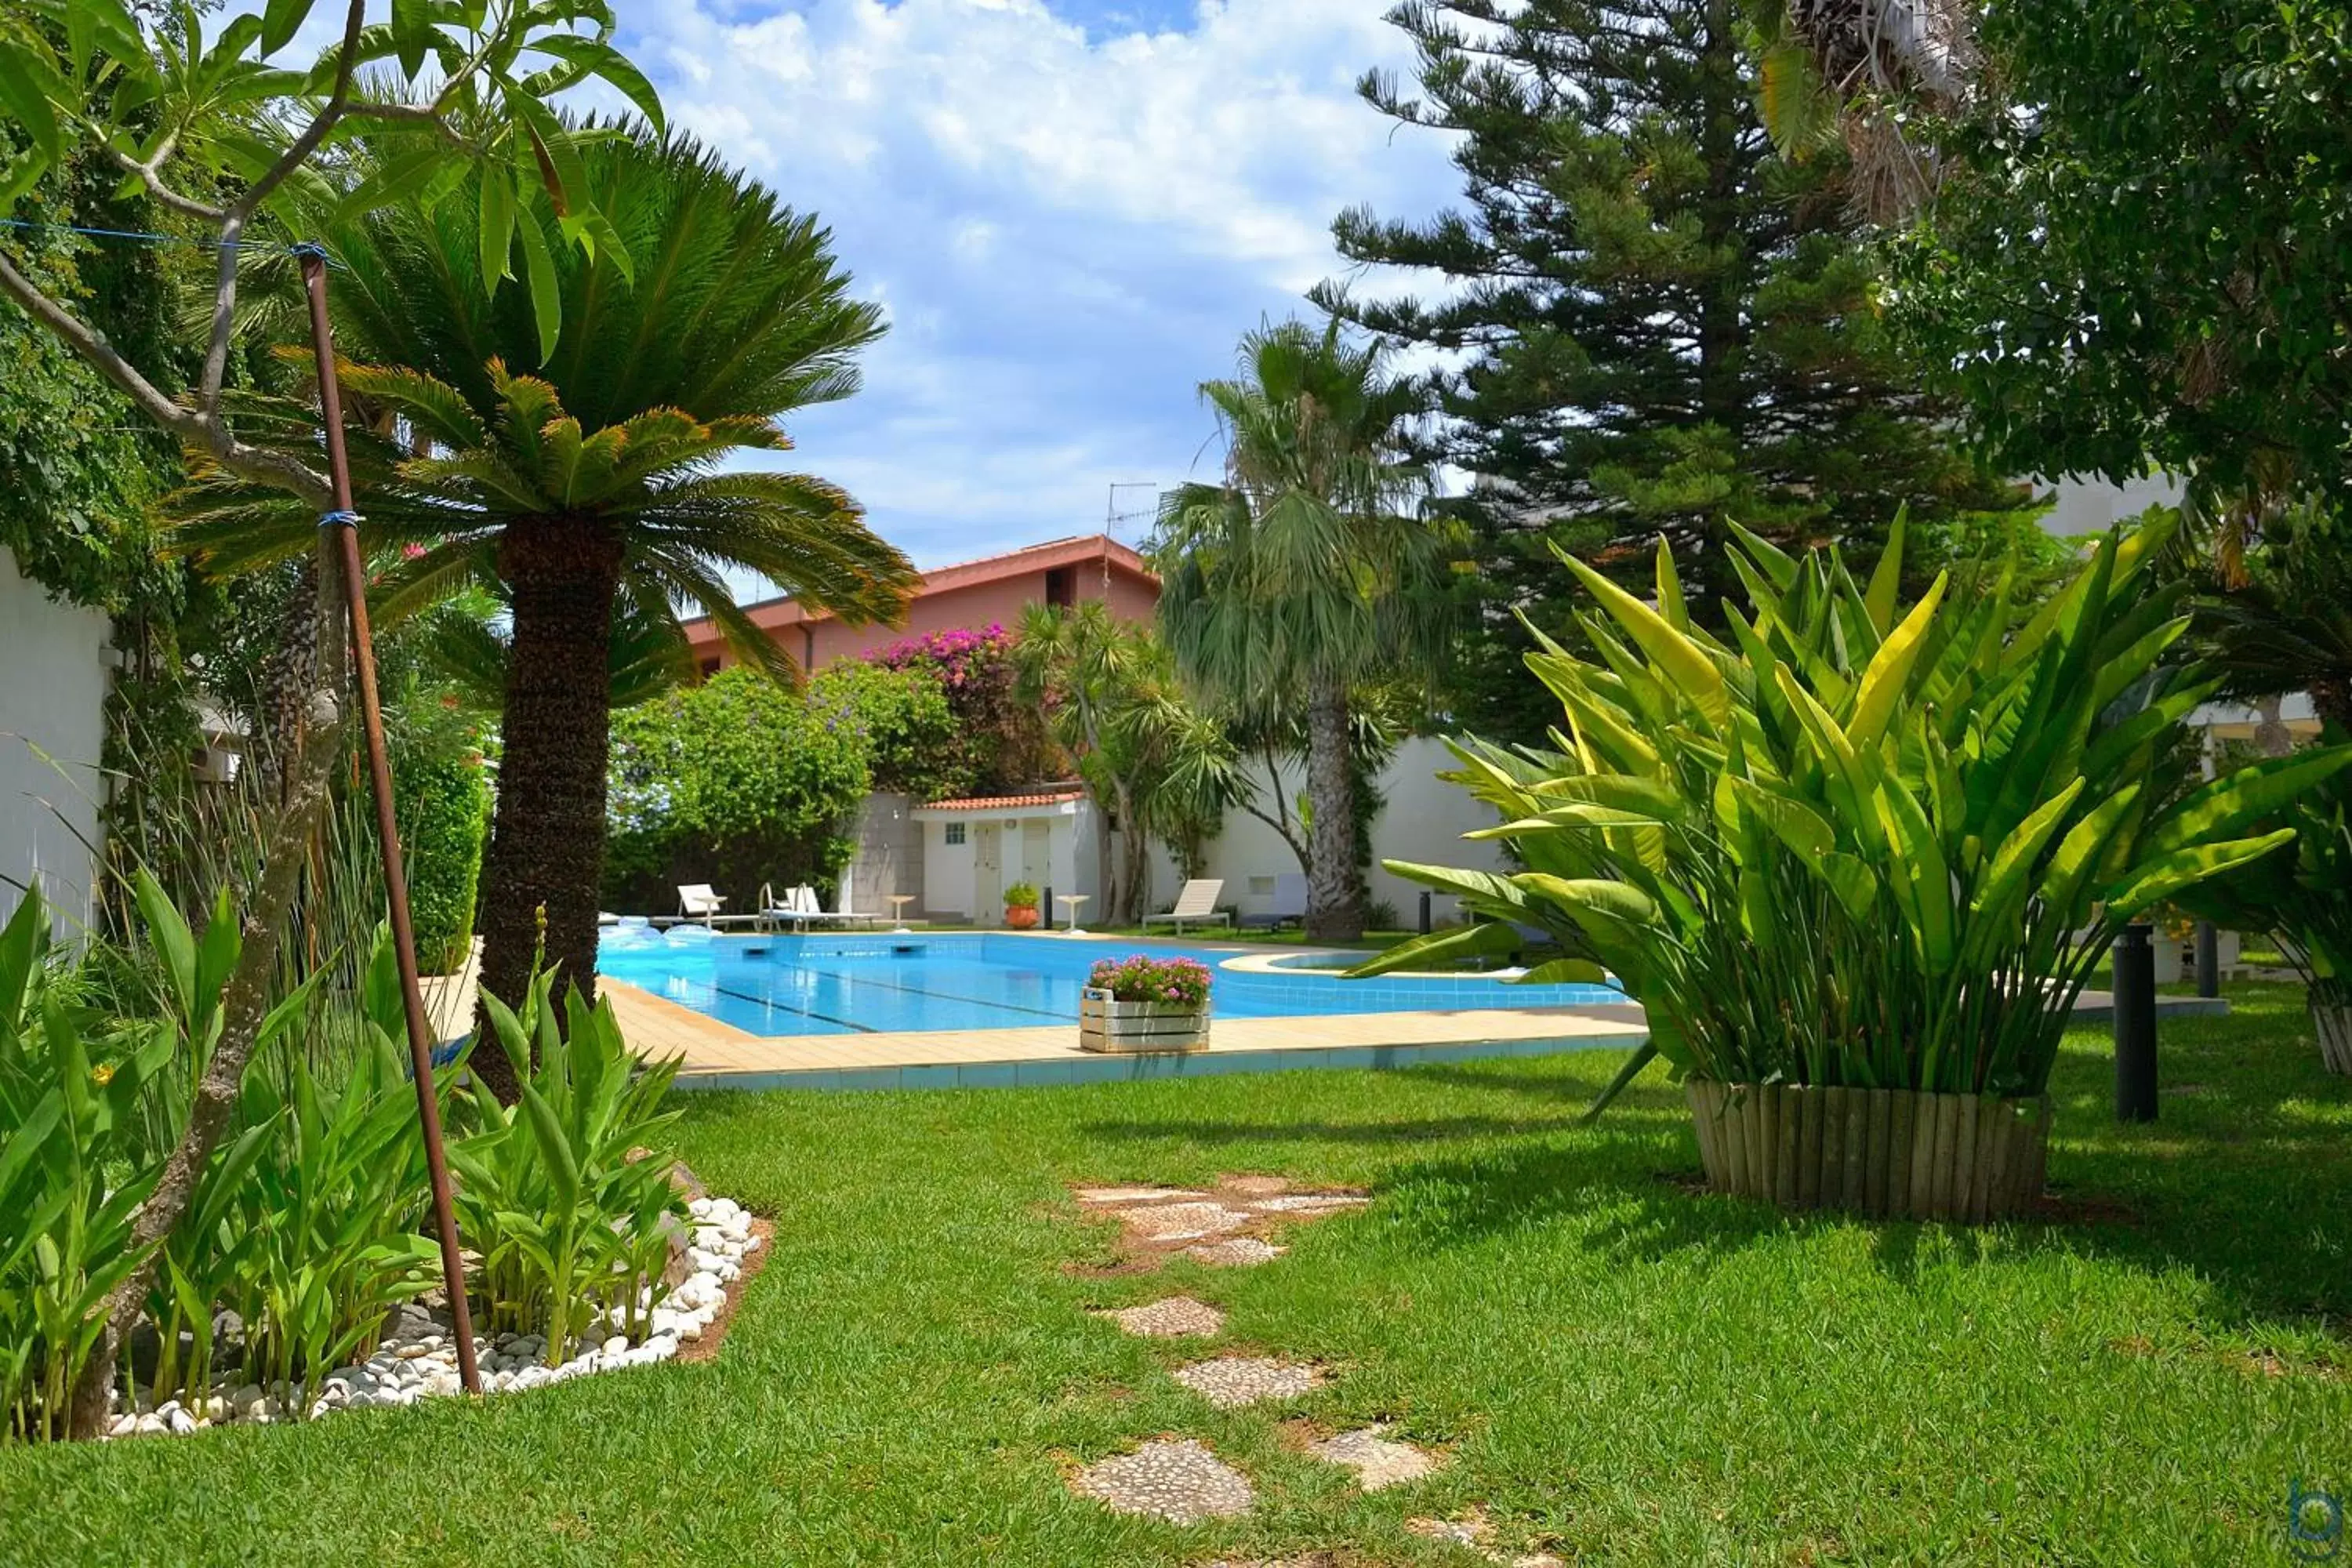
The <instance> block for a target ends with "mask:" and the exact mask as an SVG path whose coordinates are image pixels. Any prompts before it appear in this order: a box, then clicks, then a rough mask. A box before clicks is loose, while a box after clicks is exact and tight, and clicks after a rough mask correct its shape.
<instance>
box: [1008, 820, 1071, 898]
mask: <svg viewBox="0 0 2352 1568" xmlns="http://www.w3.org/2000/svg"><path fill="white" fill-rule="evenodd" d="M1053 845H1054V825H1053V824H1052V823H1051V822H1049V821H1047V820H1046V819H1045V818H1044V817H1041V816H1033V817H1031V818H1029V819H1028V820H1027V821H1025V822H1024V823H1023V824H1022V825H1021V879H1022V880H1023V881H1024V882H1026V883H1028V884H1029V885H1030V886H1031V887H1033V888H1035V889H1038V891H1039V892H1041V893H1042V892H1044V890H1045V887H1046V885H1047V884H1049V883H1050V882H1052V881H1053V879H1054V856H1053ZM1074 890H1075V889H1069V888H1064V889H1062V891H1063V892H1071V891H1074Z"/></svg>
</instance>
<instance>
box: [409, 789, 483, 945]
mask: <svg viewBox="0 0 2352 1568" xmlns="http://www.w3.org/2000/svg"><path fill="white" fill-rule="evenodd" d="M392 794H393V806H394V812H395V813H396V814H397V816H398V817H399V820H400V844H401V849H402V855H403V858H404V860H405V862H406V865H407V870H408V908H409V914H410V917H411V919H412V920H413V921H415V927H416V962H417V963H418V965H419V966H420V967H421V968H422V969H423V970H424V971H425V973H427V974H453V973H457V971H458V970H459V969H461V968H463V967H464V966H465V963H466V949H467V944H468V943H469V942H471V941H472V939H473V935H474V893H475V889H476V888H477V887H478V885H479V883H480V881H481V876H482V846H483V844H484V843H485V841H486V840H487V839H488V835H489V823H490V785H489V781H488V778H487V777H485V776H484V773H483V770H482V763H481V759H480V758H479V757H478V756H476V755H474V754H472V753H470V752H468V753H460V754H449V753H441V754H437V755H436V754H434V753H431V752H396V753H395V754H394V757H393V764H392Z"/></svg>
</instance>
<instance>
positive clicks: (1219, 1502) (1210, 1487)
mask: <svg viewBox="0 0 2352 1568" xmlns="http://www.w3.org/2000/svg"><path fill="white" fill-rule="evenodd" d="M1070 1484H1071V1487H1072V1489H1075V1490H1076V1491H1077V1492H1078V1493H1079V1494H1080V1495H1081V1496H1084V1497H1090V1498H1094V1499H1096V1500H1098V1501H1100V1502H1102V1503H1103V1504H1105V1505H1106V1506H1108V1507H1109V1508H1110V1509H1112V1510H1115V1511H1117V1512H1119V1513H1139V1514H1148V1515H1150V1516H1151V1517H1152V1518H1155V1519H1164V1520H1166V1521H1168V1522H1169V1523H1171V1524H1198V1523H1200V1522H1201V1521H1202V1520H1206V1519H1231V1518H1232V1517H1233V1516H1234V1515H1235V1514H1239V1513H1247V1512H1248V1511H1249V1509H1250V1505H1251V1504H1252V1503H1254V1502H1255V1501H1256V1500H1257V1494H1256V1492H1255V1490H1254V1489H1252V1488H1251V1486H1250V1484H1249V1478H1248V1477H1247V1476H1244V1475H1243V1474H1242V1473H1241V1472H1240V1471H1239V1470H1236V1469H1234V1468H1233V1467H1232V1466H1231V1465H1228V1464H1226V1463H1225V1462H1224V1461H1223V1460H1222V1459H1220V1458H1217V1456H1216V1455H1214V1454H1213V1453H1211V1452H1210V1451H1209V1446H1208V1445H1207V1444H1206V1443H1202V1442H1200V1441H1198V1440H1196V1439H1194V1438H1191V1437H1175V1438H1171V1437H1155V1438H1153V1439H1152V1440H1151V1441H1150V1442H1148V1443H1146V1444H1144V1445H1143V1446H1142V1447H1139V1448H1138V1449H1136V1450H1135V1452H1134V1453H1132V1454H1121V1455H1119V1456H1118V1457H1117V1458H1109V1459H1105V1460H1103V1461H1102V1462H1101V1463H1099V1464H1094V1465H1088V1466H1087V1468H1085V1469H1083V1470H1080V1471H1079V1472H1078V1474H1077V1477H1076V1479H1075V1480H1073V1481H1072V1482H1071V1483H1070Z"/></svg>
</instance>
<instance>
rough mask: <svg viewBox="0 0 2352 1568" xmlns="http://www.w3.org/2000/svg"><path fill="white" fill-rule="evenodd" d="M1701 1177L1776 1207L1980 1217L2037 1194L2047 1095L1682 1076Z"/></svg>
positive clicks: (2017, 1210)
mask: <svg viewBox="0 0 2352 1568" xmlns="http://www.w3.org/2000/svg"><path fill="white" fill-rule="evenodd" d="M1684 1089H1685V1091H1686V1092H1687V1093H1688V1095H1689V1098H1690V1106H1691V1115H1692V1118H1693V1120H1694V1121H1695V1122H1696V1126H1697V1129H1698V1147H1699V1157H1700V1158H1701V1159H1702V1160H1703V1161H1705V1162H1706V1180H1707V1184H1708V1185H1709V1186H1711V1187H1713V1188H1714V1189H1715V1190H1716V1191H1717V1192H1722V1193H1732V1194H1737V1195H1738V1196H1740V1197H1749V1198H1764V1199H1768V1200H1769V1201H1770V1202H1772V1203H1776V1204H1779V1205H1781V1206H1782V1207H1784V1208H1806V1209H1810V1208H1836V1209H1853V1210H1855V1211H1857V1212H1859V1213H1862V1214H1866V1215H1874V1216H1878V1217H1883V1218H1888V1219H1940V1220H1959V1221H1962V1222H1969V1223H1973V1222H1978V1221H1983V1220H1991V1219H2002V1218H2006V1217H2009V1216H2011V1215H2021V1214H2024V1213H2026V1212H2027V1211H2028V1210H2030V1209H2031V1208H2032V1206H2033V1205H2034V1204H2035V1202H2036V1201H2037V1200H2039V1199H2040V1197H2041V1196H2042V1177H2043V1175H2044V1173H2046V1172H2047V1170H2048V1166H2049V1157H2050V1100H2049V1098H2048V1097H2047V1096H2044V1097H2042V1098H2041V1099H2038V1100H1987V1099H1984V1098H1983V1097H1981V1096H1979V1095H1973V1094H1921V1093H1918V1092H1916V1091H1915V1090H1911V1089H1807V1088H1800V1087H1798V1086H1795V1085H1789V1084H1777V1083H1776V1084H1766V1085H1759V1084H1724V1083H1706V1082H1702V1081H1701V1080H1699V1079H1689V1080H1688V1081H1686V1082H1685V1085H1684Z"/></svg>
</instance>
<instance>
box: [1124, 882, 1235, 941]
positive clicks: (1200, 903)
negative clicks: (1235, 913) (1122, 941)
mask: <svg viewBox="0 0 2352 1568" xmlns="http://www.w3.org/2000/svg"><path fill="white" fill-rule="evenodd" d="M1224 890H1225V884H1224V881H1223V879H1222V878H1217V877H1195V878H1194V879H1192V880H1191V881H1189V882H1187V883H1185V884H1184V890H1183V891H1182V892H1181V893H1179V894H1177V895H1176V903H1175V906H1174V907H1173V908H1172V909H1170V910H1166V911H1165V912H1164V913H1161V914H1156V915H1146V916H1144V917H1143V924H1144V928H1145V929H1146V930H1150V928H1151V927H1152V926H1155V925H1157V924H1159V923H1160V922H1161V921H1167V922H1169V923H1171V924H1173V925H1174V926H1175V928H1176V934H1177V935H1178V936H1182V935H1183V934H1184V927H1185V925H1186V923H1187V922H1190V923H1191V924H1193V925H1220V926H1221V925H1229V924H1231V923H1232V922H1231V921H1228V920H1227V919H1226V918H1225V916H1224V915H1223V913H1222V912H1220V911H1219V910H1218V909H1217V900H1218V898H1219V897H1220V896H1221V895H1222V894H1223V892H1224Z"/></svg>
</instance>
